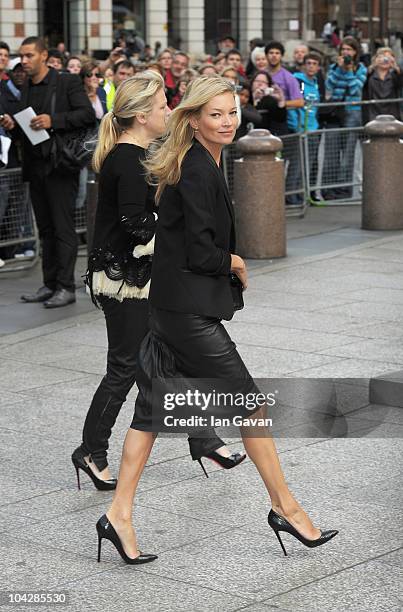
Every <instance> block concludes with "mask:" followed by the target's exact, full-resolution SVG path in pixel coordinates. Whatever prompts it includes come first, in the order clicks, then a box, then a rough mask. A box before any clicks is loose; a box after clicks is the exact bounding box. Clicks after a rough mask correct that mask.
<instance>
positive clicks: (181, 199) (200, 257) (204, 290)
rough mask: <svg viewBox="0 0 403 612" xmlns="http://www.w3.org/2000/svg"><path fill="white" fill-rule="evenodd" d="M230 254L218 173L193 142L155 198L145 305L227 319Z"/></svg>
mask: <svg viewBox="0 0 403 612" xmlns="http://www.w3.org/2000/svg"><path fill="white" fill-rule="evenodd" d="M234 252H235V225H234V211H233V207H232V203H231V199H230V196H229V194H228V189H227V185H226V183H225V179H224V175H223V174H222V171H221V169H219V168H218V166H217V164H216V162H215V161H214V159H213V158H212V156H211V155H210V153H209V152H208V151H207V149H205V148H204V147H203V146H202V145H201V144H200V143H199V142H198V141H196V140H195V141H194V144H193V146H192V147H191V149H190V150H189V151H188V153H187V154H186V156H185V158H184V160H183V163H182V172H181V178H180V180H179V182H178V184H177V185H175V186H171V185H169V186H167V187H166V188H165V190H164V192H163V194H162V196H161V200H160V205H159V218H158V223H157V231H156V240H155V252H154V260H153V266H152V272H151V289H150V298H149V299H150V302H151V305H152V306H155V307H157V308H162V309H165V310H173V311H175V312H185V313H192V314H197V315H204V316H207V317H217V318H219V319H227V320H229V319H231V318H232V316H233V314H234V309H233V301H232V295H231V289H230V283H229V272H230V268H231V253H234Z"/></svg>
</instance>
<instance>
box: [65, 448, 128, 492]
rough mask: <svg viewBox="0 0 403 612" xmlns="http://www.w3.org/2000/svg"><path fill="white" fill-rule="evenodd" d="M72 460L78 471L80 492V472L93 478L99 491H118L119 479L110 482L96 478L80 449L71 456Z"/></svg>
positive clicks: (79, 488)
mask: <svg viewBox="0 0 403 612" xmlns="http://www.w3.org/2000/svg"><path fill="white" fill-rule="evenodd" d="M71 460H72V462H73V465H74V467H75V470H76V476H77V487H78V490H79V491H81V483H80V470H82V471H83V472H85V473H86V474H87V476H89V477H90V478H91V480H92V482H93V483H94V486H95V488H96V489H98V491H113V490H114V489H116V485H117V482H118V481H117V479H116V478H111V479H110V480H102V479H101V478H98V477H97V476H95V474H94V472H93V471H92V470H91V468H90V467H89V466H88V464H87V463H86V461H85V459H84V455H83V453H82V451H81V450H80V449H79V448H77V449H76V450H75V451H74V453H73V454H72V455H71Z"/></svg>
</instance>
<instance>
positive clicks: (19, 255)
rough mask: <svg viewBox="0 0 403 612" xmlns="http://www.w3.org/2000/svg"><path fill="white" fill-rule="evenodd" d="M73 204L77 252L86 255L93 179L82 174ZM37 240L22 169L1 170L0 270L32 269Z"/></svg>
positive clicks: (38, 242)
mask: <svg viewBox="0 0 403 612" xmlns="http://www.w3.org/2000/svg"><path fill="white" fill-rule="evenodd" d="M84 176H85V183H84V184H82V185H81V189H80V190H79V194H78V196H77V200H76V207H75V228H76V233H77V239H78V247H79V251H78V254H79V255H83V256H85V257H86V256H87V251H86V233H87V200H88V197H89V192H90V187H91V186H92V185H93V183H94V181H95V178H94V176H95V175H94V173H93V172H92V171H91V170H89V171H88V173H85V174H84ZM39 256H40V241H39V236H38V230H37V227H36V223H35V217H34V214H33V211H32V205H31V199H30V197H29V186H28V183H25V182H24V181H23V180H22V170H21V168H13V169H3V170H0V259H2V260H3V261H4V263H5V265H4V266H3V267H0V273H1V272H17V271H20V270H28V269H29V268H32V267H33V266H34V265H35V264H36V263H37V262H38V260H39Z"/></svg>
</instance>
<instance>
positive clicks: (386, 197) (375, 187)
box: [361, 115, 403, 230]
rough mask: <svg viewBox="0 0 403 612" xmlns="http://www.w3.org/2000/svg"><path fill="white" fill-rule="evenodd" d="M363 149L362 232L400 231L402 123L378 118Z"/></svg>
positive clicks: (402, 214) (402, 210)
mask: <svg viewBox="0 0 403 612" xmlns="http://www.w3.org/2000/svg"><path fill="white" fill-rule="evenodd" d="M364 129H365V133H366V134H368V136H369V139H368V140H366V141H365V142H364V143H363V145H362V154H363V194H362V225H361V227H362V229H366V230H397V229H403V140H402V138H403V123H402V122H400V121H398V120H397V119H395V117H393V115H378V117H377V118H376V119H374V121H370V122H369V123H367V125H366V126H365V128H364Z"/></svg>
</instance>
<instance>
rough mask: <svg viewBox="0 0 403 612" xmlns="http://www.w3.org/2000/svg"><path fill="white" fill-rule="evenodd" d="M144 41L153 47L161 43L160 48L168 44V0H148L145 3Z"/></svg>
mask: <svg viewBox="0 0 403 612" xmlns="http://www.w3.org/2000/svg"><path fill="white" fill-rule="evenodd" d="M145 4H146V28H147V35H146V42H147V43H148V44H149V45H151V47H155V43H156V42H160V43H161V50H162V49H165V47H167V46H168V0H148V1H147V2H146V3H145Z"/></svg>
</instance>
